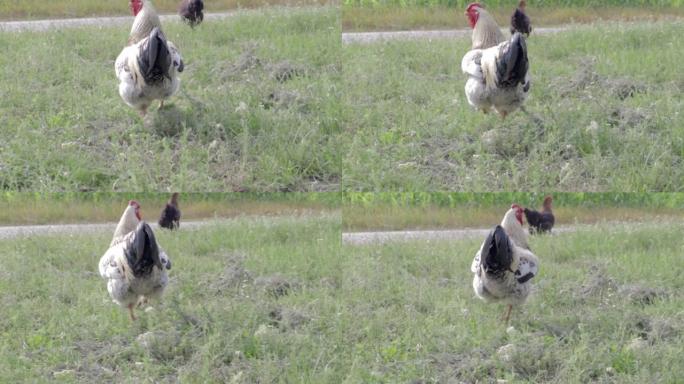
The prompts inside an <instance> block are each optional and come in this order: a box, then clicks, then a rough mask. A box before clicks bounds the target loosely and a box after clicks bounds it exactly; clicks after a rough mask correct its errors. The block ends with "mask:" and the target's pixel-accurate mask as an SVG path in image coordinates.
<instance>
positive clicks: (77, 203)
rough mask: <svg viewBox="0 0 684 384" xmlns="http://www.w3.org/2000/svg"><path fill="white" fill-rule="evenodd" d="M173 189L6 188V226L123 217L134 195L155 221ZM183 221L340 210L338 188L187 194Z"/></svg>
mask: <svg viewBox="0 0 684 384" xmlns="http://www.w3.org/2000/svg"><path fill="white" fill-rule="evenodd" d="M169 197H170V194H168V193H163V194H162V193H60V194H56V193H51V194H31V193H12V192H5V193H4V194H1V195H0V223H2V225H27V224H68V223H101V222H114V221H118V219H119V217H121V213H122V212H123V210H124V208H125V207H126V205H127V204H128V201H129V200H131V199H134V200H137V201H138V202H139V203H140V205H141V214H142V216H143V218H144V219H145V220H149V221H152V222H154V221H156V220H157V218H158V215H159V213H160V212H161V210H162V208H163V207H164V205H165V204H166V201H168V199H169ZM179 204H180V208H181V212H182V221H185V220H198V219H207V218H229V217H237V216H287V215H294V216H298V215H308V214H312V213H320V212H330V211H334V210H337V209H339V206H340V196H339V194H337V193H334V192H329V193H261V194H254V193H182V194H181V195H180V197H179Z"/></svg>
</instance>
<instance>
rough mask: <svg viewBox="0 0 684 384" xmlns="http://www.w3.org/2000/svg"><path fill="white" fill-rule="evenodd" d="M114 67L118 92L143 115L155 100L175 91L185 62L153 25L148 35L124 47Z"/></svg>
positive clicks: (173, 46)
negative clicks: (117, 81)
mask: <svg viewBox="0 0 684 384" xmlns="http://www.w3.org/2000/svg"><path fill="white" fill-rule="evenodd" d="M114 67H115V70H116V77H117V78H118V79H119V95H120V96H121V98H122V99H123V100H124V101H125V102H126V104H128V105H130V106H131V107H133V108H135V109H137V110H138V111H139V112H140V113H141V114H143V115H144V114H145V113H146V112H147V108H148V107H149V106H150V105H151V104H152V102H153V101H154V100H160V101H161V102H163V101H164V99H167V98H169V97H171V96H173V95H174V94H176V92H178V89H179V87H180V78H179V77H178V74H179V73H180V72H183V68H184V64H183V58H182V57H181V55H180V53H179V52H178V49H177V48H176V46H175V45H174V44H173V43H172V42H170V41H168V40H166V37H165V36H164V34H163V32H162V31H161V30H160V29H159V28H156V27H155V28H154V29H153V30H152V31H151V32H150V34H149V35H148V37H146V38H144V39H142V40H140V41H139V42H137V43H135V44H133V45H129V46H127V47H126V48H124V49H123V51H121V53H120V54H119V56H118V57H117V58H116V62H115V65H114Z"/></svg>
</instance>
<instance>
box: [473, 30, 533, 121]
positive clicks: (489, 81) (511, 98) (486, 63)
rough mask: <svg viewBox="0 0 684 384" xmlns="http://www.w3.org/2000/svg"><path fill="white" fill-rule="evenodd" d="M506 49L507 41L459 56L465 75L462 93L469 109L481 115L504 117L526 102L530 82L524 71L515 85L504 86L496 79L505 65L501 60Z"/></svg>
mask: <svg viewBox="0 0 684 384" xmlns="http://www.w3.org/2000/svg"><path fill="white" fill-rule="evenodd" d="M523 44H524V42H523ZM510 46H511V40H509V41H504V42H503V43H500V44H498V45H496V46H493V47H490V48H486V49H473V50H470V51H468V52H467V53H466V54H465V56H463V59H462V60H461V70H462V71H463V73H465V74H466V75H467V80H466V85H465V93H466V98H467V100H468V103H469V104H470V105H471V106H473V107H475V108H477V109H479V110H482V111H483V112H485V113H486V112H489V111H490V110H491V109H494V110H495V111H496V112H498V113H500V114H502V115H504V116H505V115H507V114H509V113H511V112H513V111H515V110H516V109H518V108H520V107H521V106H522V105H523V103H524V102H525V100H526V99H527V95H528V92H529V89H530V80H529V75H528V74H527V70H526V69H525V73H524V74H520V77H522V78H521V79H519V80H520V81H519V82H516V84H506V85H504V84H502V82H503V81H504V79H500V78H499V77H500V76H499V73H500V72H499V71H500V70H499V68H500V67H501V66H504V67H505V66H506V65H507V64H508V63H505V62H502V60H505V59H506V58H505V57H504V54H505V53H506V52H507V50H508V49H509V48H510ZM526 61H527V57H526V53H525V62H526ZM512 64H513V63H511V65H512Z"/></svg>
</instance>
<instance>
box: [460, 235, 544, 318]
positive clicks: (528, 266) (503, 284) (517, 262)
mask: <svg viewBox="0 0 684 384" xmlns="http://www.w3.org/2000/svg"><path fill="white" fill-rule="evenodd" d="M483 246H484V243H483ZM481 253H482V246H481V247H480V250H479V251H478V252H477V253H476V254H475V258H474V259H473V262H472V264H471V266H470V270H471V272H473V274H474V275H475V276H474V278H473V290H474V291H475V294H476V295H477V297H479V298H480V299H482V300H485V301H492V302H493V301H501V302H505V303H507V304H512V305H521V304H523V303H524V302H525V300H526V299H527V296H528V295H529V294H530V290H531V288H532V284H531V281H530V280H527V281H525V282H523V283H521V282H519V281H518V279H519V278H520V277H522V276H526V275H528V274H529V273H531V274H532V275H533V276H535V275H536V274H537V272H538V268H539V267H538V266H539V261H538V260H537V257H536V256H535V255H534V254H533V253H532V252H530V251H528V250H526V249H523V248H521V247H518V246H517V245H515V244H513V246H512V256H513V262H512V263H511V268H510V269H511V270H512V271H504V272H503V274H502V275H500V276H495V275H492V274H487V273H486V272H485V271H484V268H483V266H482V262H481V260H482V258H481V257H480V255H481Z"/></svg>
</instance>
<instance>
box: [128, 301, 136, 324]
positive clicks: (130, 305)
mask: <svg viewBox="0 0 684 384" xmlns="http://www.w3.org/2000/svg"><path fill="white" fill-rule="evenodd" d="M133 305H134V304H133V303H130V304H128V313H129V314H130V315H131V321H135V313H133Z"/></svg>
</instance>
